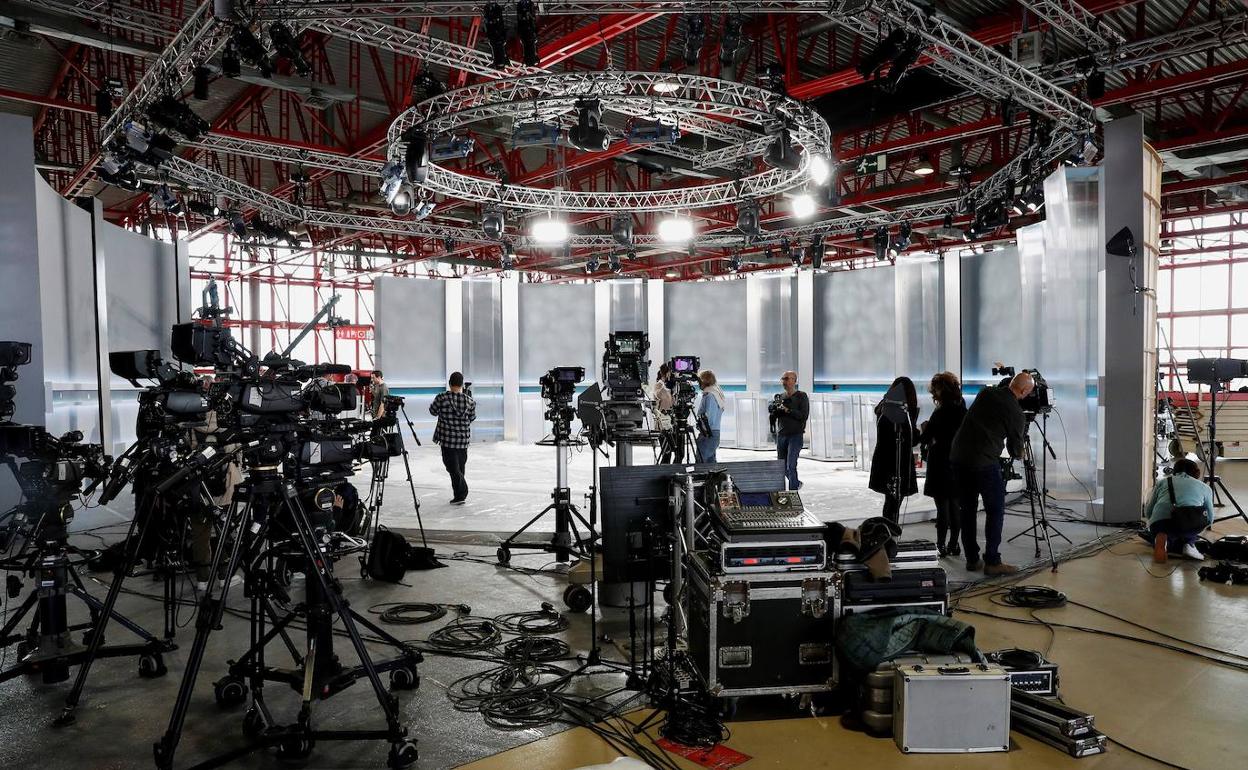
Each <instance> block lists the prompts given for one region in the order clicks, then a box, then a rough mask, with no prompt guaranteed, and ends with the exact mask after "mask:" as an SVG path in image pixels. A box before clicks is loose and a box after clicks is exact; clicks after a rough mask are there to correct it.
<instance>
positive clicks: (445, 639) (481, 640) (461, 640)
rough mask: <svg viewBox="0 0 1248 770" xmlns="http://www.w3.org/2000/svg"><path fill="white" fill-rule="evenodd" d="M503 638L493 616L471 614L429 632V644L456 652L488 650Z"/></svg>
mask: <svg viewBox="0 0 1248 770" xmlns="http://www.w3.org/2000/svg"><path fill="white" fill-rule="evenodd" d="M502 639H503V634H502V632H501V631H499V628H498V626H497V625H496V624H495V622H494V620H493V619H492V618H478V617H473V616H471V615H465V616H463V617H460V618H457V619H456V620H455V621H453V622H451V623H448V624H447V625H445V626H443V627H441V628H439V629H437V630H436V631H434V632H433V633H431V634H429V644H431V645H433V646H434V647H437V648H439V649H443V650H451V651H454V652H470V651H477V650H488V649H490V648H491V647H493V646H494V645H496V644H498V643H499V642H501V641H502Z"/></svg>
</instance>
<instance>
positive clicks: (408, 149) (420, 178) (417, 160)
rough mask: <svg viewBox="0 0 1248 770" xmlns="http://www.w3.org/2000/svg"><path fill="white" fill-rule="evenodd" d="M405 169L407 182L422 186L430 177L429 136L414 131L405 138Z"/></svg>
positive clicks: (422, 132)
mask: <svg viewBox="0 0 1248 770" xmlns="http://www.w3.org/2000/svg"><path fill="white" fill-rule="evenodd" d="M404 140H405V142H404V148H403V169H404V171H405V172H406V174H407V181H408V182H411V183H412V184H422V183H423V182H424V181H425V179H427V178H428V176H429V135H428V134H426V133H425V132H424V131H421V130H420V129H418V128H416V129H412V130H411V131H409V132H408V133H407V135H406V136H405V137H404Z"/></svg>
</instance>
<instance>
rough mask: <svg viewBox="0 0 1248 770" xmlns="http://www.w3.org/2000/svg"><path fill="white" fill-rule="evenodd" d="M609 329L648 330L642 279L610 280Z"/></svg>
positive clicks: (644, 286)
mask: <svg viewBox="0 0 1248 770" xmlns="http://www.w3.org/2000/svg"><path fill="white" fill-rule="evenodd" d="M609 286H610V290H611V321H610V325H611V329H610V330H611V331H613V332H617V331H648V329H647V325H646V284H645V282H644V281H636V280H630V281H611V282H610V284H609Z"/></svg>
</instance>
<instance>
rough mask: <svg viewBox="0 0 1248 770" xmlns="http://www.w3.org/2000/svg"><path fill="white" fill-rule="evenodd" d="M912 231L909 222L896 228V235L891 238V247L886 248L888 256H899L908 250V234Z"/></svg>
mask: <svg viewBox="0 0 1248 770" xmlns="http://www.w3.org/2000/svg"><path fill="white" fill-rule="evenodd" d="M911 232H912V230H911V227H910V223H909V222H902V223H901V224H900V225H899V226H898V227H897V235H896V237H894V238H893V242H892V245H890V246H889V248H888V253H889V255H890V256H893V257H897V256H900V255H901V253H902V252H903V251H905V250H906V249H908V248H910V234H911Z"/></svg>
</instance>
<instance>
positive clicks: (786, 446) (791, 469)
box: [771, 372, 810, 490]
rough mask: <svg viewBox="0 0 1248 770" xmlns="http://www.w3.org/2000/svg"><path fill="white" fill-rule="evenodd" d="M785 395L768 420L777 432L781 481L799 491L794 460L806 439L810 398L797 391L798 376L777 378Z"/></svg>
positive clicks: (784, 375) (790, 374) (800, 484)
mask: <svg viewBox="0 0 1248 770" xmlns="http://www.w3.org/2000/svg"><path fill="white" fill-rule="evenodd" d="M780 384H781V385H783V386H784V395H783V397H782V398H781V399H780V403H779V404H778V405H776V407H775V409H774V410H772V413H771V418H772V420H773V424H774V426H775V430H776V455H777V456H778V457H779V458H780V459H781V460H784V477H785V478H786V479H788V482H789V489H792V490H798V489H801V488H802V482H801V481H799V480H798V478H797V456H798V455H799V454H801V452H802V442H803V440H804V439H805V437H806V419H807V418H808V417H810V397H809V396H807V395H806V394H805V393H803V392H802V391H800V390H798V389H797V372H785V373H784V374H783V375H781V377H780Z"/></svg>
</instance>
